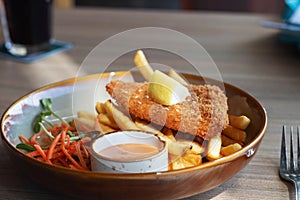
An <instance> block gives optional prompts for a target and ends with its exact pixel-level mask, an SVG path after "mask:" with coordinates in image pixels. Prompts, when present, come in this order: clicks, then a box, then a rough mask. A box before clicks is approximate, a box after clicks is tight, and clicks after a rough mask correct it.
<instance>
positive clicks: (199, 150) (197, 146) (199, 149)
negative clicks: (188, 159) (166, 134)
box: [176, 140, 205, 154]
mask: <svg viewBox="0 0 300 200" xmlns="http://www.w3.org/2000/svg"><path fill="white" fill-rule="evenodd" d="M176 142H177V143H181V144H183V145H184V144H185V145H186V146H191V148H190V150H188V151H189V152H193V153H194V154H201V153H203V152H204V151H205V148H204V147H203V146H201V145H200V144H199V143H198V142H195V141H189V140H179V141H178V140H177V141H176Z"/></svg>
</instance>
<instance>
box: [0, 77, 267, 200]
mask: <svg viewBox="0 0 300 200" xmlns="http://www.w3.org/2000/svg"><path fill="white" fill-rule="evenodd" d="M130 74H131V73H128V72H111V73H104V74H95V75H89V76H84V77H80V78H73V79H69V80H65V81H61V82H58V83H54V84H50V85H48V86H45V87H43V88H40V89H37V90H35V91H33V92H31V93H29V94H27V95H25V96H23V97H21V98H20V99H18V100H17V101H15V102H14V103H13V104H12V105H11V106H10V107H9V108H8V109H7V110H6V112H5V113H4V115H3V116H2V119H1V136H2V139H3V143H4V145H5V147H6V148H5V149H7V153H8V154H9V155H10V157H11V160H12V161H13V162H15V166H18V167H20V170H22V171H24V174H27V175H28V176H29V177H30V178H32V179H33V180H34V181H36V182H37V183H39V184H41V185H44V186H45V187H47V188H49V189H51V190H55V191H58V192H61V193H64V194H67V195H71V196H72V195H73V196H77V197H78V196H81V197H84V198H86V199H144V200H145V199H179V198H184V197H188V196H192V195H195V194H198V193H201V192H204V191H207V190H210V189H212V188H215V187H217V186H219V185H220V184H222V183H224V182H226V181H227V180H228V179H230V178H231V177H233V176H234V175H235V174H236V173H238V172H239V171H240V170H241V169H243V168H244V167H245V166H246V165H247V164H248V163H249V162H250V160H251V159H252V158H253V156H254V155H255V153H256V152H257V150H258V147H259V144H260V142H261V140H262V138H263V136H264V133H265V130H266V126H267V116H266V111H265V109H264V108H263V106H262V105H261V104H260V103H259V102H258V101H257V100H256V99H255V98H254V97H252V96H251V95H250V94H248V93H247V92H245V91H243V90H241V89H239V88H237V87H235V86H232V85H230V84H227V83H224V89H225V91H226V95H227V96H228V97H229V107H230V111H229V112H239V110H243V108H242V107H243V106H244V105H243V103H245V102H247V104H248V105H249V107H250V111H249V110H248V111H247V112H251V115H252V116H251V118H252V119H251V120H252V122H251V125H250V127H248V129H247V130H246V131H247V142H246V145H245V146H244V147H243V148H242V150H240V151H238V152H236V153H234V154H232V155H230V156H226V157H223V158H221V159H218V160H215V161H212V162H207V163H204V164H202V165H199V166H196V167H192V168H186V169H182V170H176V171H167V172H161V173H145V174H114V173H100V172H92V171H87V172H83V171H75V170H71V169H66V168H63V167H57V166H51V165H48V164H45V163H42V162H39V161H37V160H35V159H32V158H30V157H28V156H26V155H25V154H23V153H22V152H21V151H19V150H18V149H16V148H15V145H16V144H17V143H19V139H18V135H19V134H22V135H24V136H26V137H30V136H31V135H32V134H33V132H32V126H31V124H32V120H33V118H34V117H35V115H36V114H37V113H39V111H40V105H39V100H40V99H41V98H51V99H52V100H53V109H54V110H55V111H58V113H59V114H60V115H62V116H67V117H72V116H74V113H76V111H77V110H80V109H84V110H88V111H91V110H92V111H94V106H95V102H96V101H102V100H105V99H106V98H108V95H107V94H106V93H105V89H104V85H105V83H107V82H108V81H110V80H112V79H120V78H122V79H124V80H129V81H130V80H132V77H134V78H137V79H139V78H140V77H138V75H134V76H131V75H130ZM184 76H185V78H186V79H187V80H189V81H190V82H191V83H195V84H200V83H203V81H204V79H203V78H201V77H198V76H194V75H189V74H184ZM99 78H101V80H100V79H99ZM205 82H206V83H211V84H215V83H217V84H219V82H217V81H214V80H211V79H205ZM95 91H96V92H95ZM234 97H238V98H240V99H241V100H242V103H241V104H240V103H236V101H230V100H231V99H232V98H234ZM243 100H245V101H244V102H243Z"/></svg>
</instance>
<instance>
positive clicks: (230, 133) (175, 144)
mask: <svg viewBox="0 0 300 200" xmlns="http://www.w3.org/2000/svg"><path fill="white" fill-rule="evenodd" d="M134 62H135V64H136V66H137V68H138V69H139V71H140V73H141V74H142V76H143V77H144V78H145V80H147V81H149V80H150V77H151V74H152V73H153V69H152V67H151V66H150V64H149V63H148V61H147V59H146V57H145V55H144V53H143V52H142V51H141V50H138V51H137V53H136V55H135V57H134ZM168 75H169V76H170V77H172V78H173V79H175V80H177V81H178V82H180V83H181V84H183V85H187V84H188V83H187V82H186V81H185V79H184V78H182V77H181V76H180V75H179V74H178V73H176V72H175V71H174V70H170V71H169V72H168ZM96 112H97V114H96V116H95V115H94V114H90V113H87V112H85V111H79V112H78V118H76V119H74V122H75V123H76V127H80V128H79V129H81V131H90V130H99V131H100V132H101V133H102V134H105V133H109V132H113V131H118V130H142V131H147V132H150V133H154V134H157V135H158V136H159V137H160V138H161V139H162V140H164V141H165V142H166V143H167V146H168V151H169V170H178V169H183V168H187V167H193V166H197V165H200V164H201V163H202V162H203V159H202V158H203V157H205V158H206V160H208V161H213V160H216V159H219V158H222V157H224V156H228V155H230V154H233V153H235V152H237V151H239V150H240V149H242V147H243V145H244V143H245V140H246V131H245V129H246V128H247V127H248V125H249V124H250V119H249V118H248V117H246V116H234V115H228V118H229V125H227V126H226V127H225V128H224V130H223V131H222V133H220V134H218V135H216V136H215V137H213V138H211V139H209V140H208V141H207V142H203V143H202V144H200V143H198V142H195V141H188V140H177V139H176V138H175V136H174V134H173V131H172V130H171V129H168V128H166V127H163V128H162V129H158V128H157V127H154V126H152V125H150V124H149V122H146V121H143V120H141V119H132V118H131V117H130V116H129V115H127V114H126V113H124V112H122V111H121V110H120V109H119V108H118V107H117V106H116V105H115V104H113V103H112V102H111V101H110V100H107V101H105V102H97V103H96Z"/></svg>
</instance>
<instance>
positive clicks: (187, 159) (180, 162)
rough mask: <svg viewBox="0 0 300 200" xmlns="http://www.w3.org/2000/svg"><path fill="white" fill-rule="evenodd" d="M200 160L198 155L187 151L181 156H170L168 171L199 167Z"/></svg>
mask: <svg viewBox="0 0 300 200" xmlns="http://www.w3.org/2000/svg"><path fill="white" fill-rule="evenodd" d="M201 163H202V158H201V156H200V155H199V154H195V153H194V152H193V151H191V150H188V151H186V152H185V153H184V154H183V155H182V156H174V155H171V158H170V164H169V170H178V169H183V168H187V167H193V166H196V165H200V164H201Z"/></svg>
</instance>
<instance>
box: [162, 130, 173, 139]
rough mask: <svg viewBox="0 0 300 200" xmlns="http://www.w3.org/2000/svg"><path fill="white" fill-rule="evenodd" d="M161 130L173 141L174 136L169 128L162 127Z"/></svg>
mask: <svg viewBox="0 0 300 200" xmlns="http://www.w3.org/2000/svg"><path fill="white" fill-rule="evenodd" d="M162 132H163V134H164V135H165V136H166V137H168V138H170V139H171V140H173V141H175V140H176V139H175V137H174V134H173V131H172V130H171V129H169V128H166V127H164V128H163V130H162Z"/></svg>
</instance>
